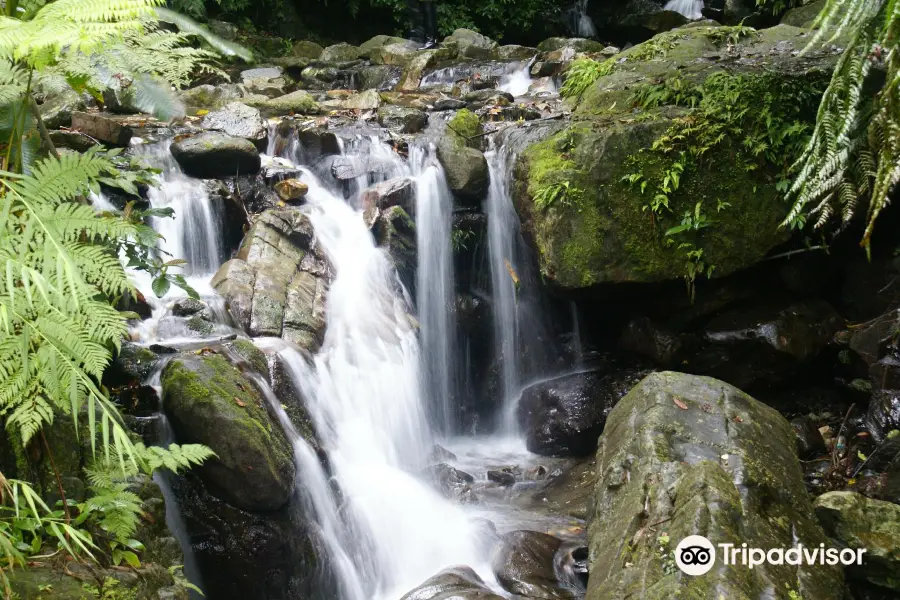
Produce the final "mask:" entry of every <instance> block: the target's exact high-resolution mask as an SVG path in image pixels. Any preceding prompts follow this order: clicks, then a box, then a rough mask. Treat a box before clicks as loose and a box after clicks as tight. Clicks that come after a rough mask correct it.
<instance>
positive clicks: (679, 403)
mask: <svg viewBox="0 0 900 600" xmlns="http://www.w3.org/2000/svg"><path fill="white" fill-rule="evenodd" d="M672 401H673V402H674V403H675V406H677V407H678V408H680V409H681V410H687V409H688V405H687V404H685V403H684V402H682V401H681V400H679V399H678V398H673V399H672Z"/></svg>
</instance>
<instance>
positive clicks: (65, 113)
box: [38, 86, 85, 129]
mask: <svg viewBox="0 0 900 600" xmlns="http://www.w3.org/2000/svg"><path fill="white" fill-rule="evenodd" d="M38 109H39V110H40V113H41V119H43V121H44V125H45V126H46V127H47V129H59V128H60V127H68V126H69V125H71V124H72V113H73V112H75V111H83V110H84V109H85V103H84V98H82V97H81V94H79V93H78V92H76V91H75V90H73V89H72V88H70V87H69V86H66V87H65V89H63V90H62V91H53V92H49V93H46V94H43V97H42V98H41V103H40V104H39V105H38Z"/></svg>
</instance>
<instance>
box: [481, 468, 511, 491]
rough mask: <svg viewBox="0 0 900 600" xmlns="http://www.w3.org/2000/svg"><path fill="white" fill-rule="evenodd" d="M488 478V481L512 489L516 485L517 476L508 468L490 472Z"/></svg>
mask: <svg viewBox="0 0 900 600" xmlns="http://www.w3.org/2000/svg"><path fill="white" fill-rule="evenodd" d="M487 478H488V481H493V482H494V483H499V484H500V485H502V486H503V487H512V486H514V485H515V484H516V476H515V474H514V473H513V472H512V470H511V469H510V468H508V467H506V468H503V469H493V470H490V471H488V472H487Z"/></svg>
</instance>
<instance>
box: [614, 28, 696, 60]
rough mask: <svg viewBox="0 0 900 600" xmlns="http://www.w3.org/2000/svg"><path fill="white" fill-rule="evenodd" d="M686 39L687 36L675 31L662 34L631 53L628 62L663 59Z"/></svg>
mask: <svg viewBox="0 0 900 600" xmlns="http://www.w3.org/2000/svg"><path fill="white" fill-rule="evenodd" d="M686 37H687V36H686V35H685V34H683V33H678V32H674V31H670V32H667V33H661V34H659V35H657V36H656V37H653V38H651V39H649V40H647V41H646V42H644V43H642V44H640V45H639V46H638V47H637V49H636V50H634V51H632V52H630V53H629V54H628V60H632V61H635V60H636V61H643V60H652V59H654V58H660V57H663V56H665V55H666V54H668V53H669V51H670V50H674V49H675V47H676V46H678V42H679V40H683V39H684V38H686Z"/></svg>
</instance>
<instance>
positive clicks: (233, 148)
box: [171, 131, 260, 179]
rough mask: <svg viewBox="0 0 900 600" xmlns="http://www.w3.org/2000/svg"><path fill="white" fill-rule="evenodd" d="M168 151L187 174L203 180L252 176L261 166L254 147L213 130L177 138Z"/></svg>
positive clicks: (243, 140) (242, 140)
mask: <svg viewBox="0 0 900 600" xmlns="http://www.w3.org/2000/svg"><path fill="white" fill-rule="evenodd" d="M171 152H172V156H174V157H175V160H177V161H178V164H179V166H181V168H182V169H183V170H184V172H185V173H186V174H188V175H190V176H192V177H200V178H203V179H215V178H217V177H234V176H236V175H241V174H251V175H252V174H256V173H258V172H259V168H260V158H259V150H257V148H256V146H254V145H253V144H252V143H251V142H249V141H247V140H245V139H243V138H238V137H233V136H230V135H227V134H224V133H219V132H215V131H207V132H204V133H200V134H197V135H194V136H191V137H189V138H185V139H182V140H178V141H176V142H174V143H173V144H172V146H171Z"/></svg>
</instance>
